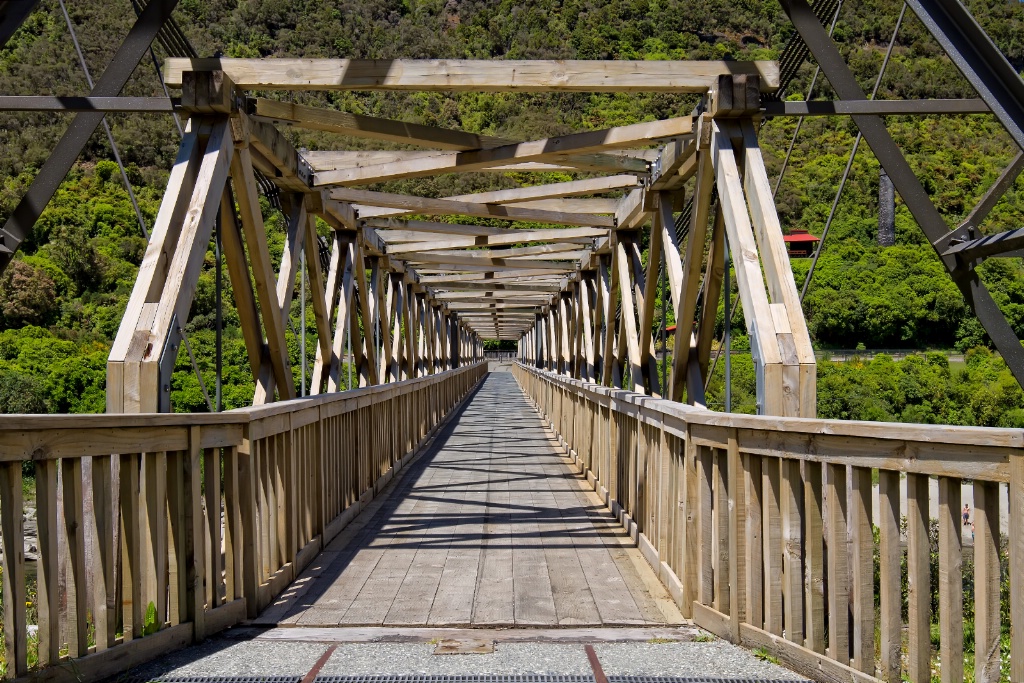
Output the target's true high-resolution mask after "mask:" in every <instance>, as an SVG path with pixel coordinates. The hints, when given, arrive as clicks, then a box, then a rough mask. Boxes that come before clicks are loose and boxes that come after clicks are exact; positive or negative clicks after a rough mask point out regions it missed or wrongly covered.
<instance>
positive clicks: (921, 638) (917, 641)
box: [907, 474, 932, 683]
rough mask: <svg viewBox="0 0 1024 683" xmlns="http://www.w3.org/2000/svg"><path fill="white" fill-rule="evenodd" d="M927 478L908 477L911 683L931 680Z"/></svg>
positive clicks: (915, 475)
mask: <svg viewBox="0 0 1024 683" xmlns="http://www.w3.org/2000/svg"><path fill="white" fill-rule="evenodd" d="M929 552H930V549H929V543H928V475H925V474H907V588H908V597H907V603H908V607H907V610H908V615H907V626H908V640H907V652H908V667H907V674H908V676H909V677H910V680H911V683H929V681H931V677H932V674H931V655H932V644H931V632H930V626H931V587H930V584H929V581H930V577H929V568H928V563H929V560H930V558H929Z"/></svg>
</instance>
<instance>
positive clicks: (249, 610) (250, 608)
mask: <svg viewBox="0 0 1024 683" xmlns="http://www.w3.org/2000/svg"><path fill="white" fill-rule="evenodd" d="M255 443H256V442H253V441H249V440H248V439H243V440H242V445H241V446H240V447H239V448H238V449H237V453H236V454H237V458H238V492H239V493H238V510H239V528H240V529H241V532H242V533H241V536H242V542H241V548H242V553H241V556H240V557H238V559H237V561H238V562H239V564H240V565H241V575H242V584H241V588H242V595H241V597H243V598H245V610H246V616H247V617H248V618H249V619H255V618H256V617H257V616H258V615H259V604H258V597H259V586H260V562H261V560H260V555H261V553H260V550H259V539H260V530H259V528H258V527H257V515H258V514H259V508H258V503H257V500H256V489H257V484H256V477H257V473H258V471H259V470H258V465H257V462H256V458H255V456H254V455H253V454H252V453H251V450H255V448H254V446H255Z"/></svg>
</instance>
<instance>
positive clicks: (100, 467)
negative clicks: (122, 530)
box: [92, 455, 117, 652]
mask: <svg viewBox="0 0 1024 683" xmlns="http://www.w3.org/2000/svg"><path fill="white" fill-rule="evenodd" d="M111 463H112V458H111V456H109V455H101V456H95V457H93V459H92V501H93V520H92V521H93V531H94V537H95V539H96V548H95V552H96V557H95V561H96V562H95V567H94V570H93V571H94V581H93V603H92V618H93V624H94V627H95V632H96V651H97V652H102V651H103V650H106V649H107V648H108V647H112V646H113V645H114V637H115V630H116V628H117V609H116V608H117V606H116V604H115V601H116V599H117V586H116V585H115V584H114V577H115V574H114V569H115V556H114V508H113V500H114V495H113V490H112V488H111V487H112V486H113V478H112V473H111V469H110V468H111Z"/></svg>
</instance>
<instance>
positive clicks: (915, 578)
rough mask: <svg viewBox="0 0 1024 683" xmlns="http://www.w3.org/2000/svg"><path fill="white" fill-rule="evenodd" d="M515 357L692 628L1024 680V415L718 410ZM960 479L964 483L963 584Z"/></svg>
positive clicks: (859, 664)
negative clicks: (844, 416) (968, 525)
mask: <svg viewBox="0 0 1024 683" xmlns="http://www.w3.org/2000/svg"><path fill="white" fill-rule="evenodd" d="M513 371H514V374H515V376H516V378H517V380H518V381H519V383H520V385H521V386H522V387H523V389H524V390H525V391H526V392H527V394H528V395H529V396H530V397H531V398H532V400H533V401H534V402H535V403H536V405H537V407H538V408H539V410H540V411H541V412H542V413H543V415H544V416H545V417H546V419H547V420H548V421H549V422H550V423H551V425H552V428H553V430H554V431H555V432H556V433H557V434H558V436H559V438H560V440H562V441H563V443H564V444H565V445H566V448H567V449H568V451H569V453H570V455H572V456H573V457H574V458H575V459H576V461H577V463H578V464H579V466H580V467H581V468H582V469H583V470H584V471H585V472H586V474H587V478H588V480H589V481H590V482H591V483H593V485H594V487H595V489H596V490H597V491H598V493H599V494H601V495H602V496H604V498H605V501H606V502H607V504H608V505H609V507H610V508H611V509H612V511H613V512H614V513H615V514H616V515H617V516H618V517H619V519H620V520H621V521H622V522H623V524H624V525H625V526H626V527H627V529H628V530H629V531H630V533H631V534H632V535H633V536H634V538H635V539H636V540H637V542H638V545H639V547H640V548H641V550H642V551H643V552H644V554H645V556H646V557H647V559H648V561H649V562H650V563H651V565H652V566H653V567H654V568H655V570H656V571H657V572H658V573H659V576H660V577H661V579H662V581H663V582H664V583H665V584H666V585H667V586H668V588H669V589H670V590H671V592H672V594H673V596H674V597H675V599H676V601H677V603H678V604H679V606H680V608H681V610H682V611H683V613H684V615H686V616H692V618H693V619H694V621H695V622H696V623H697V624H698V625H699V626H701V627H703V628H705V629H707V630H709V631H711V632H713V633H715V634H717V635H719V636H721V637H723V638H727V639H729V640H731V641H732V642H736V643H740V644H743V645H746V646H748V647H753V648H764V649H765V650H767V651H768V653H771V654H772V655H773V656H775V657H778V658H779V659H780V660H781V661H782V662H783V663H785V664H787V665H788V666H790V667H791V668H793V669H794V670H796V671H798V672H799V673H802V674H804V675H806V676H809V677H811V678H815V679H817V680H824V681H877V680H879V679H881V680H884V681H900V680H901V676H903V675H905V676H906V678H904V679H902V680H909V681H913V682H914V683H928V682H930V681H931V680H933V679H932V675H933V670H935V669H938V673H937V680H941V681H961V680H963V679H964V667H965V664H967V665H968V666H970V664H971V662H970V660H971V659H972V657H973V669H974V679H973V680H975V681H978V682H981V681H1000V680H1010V681H1024V628H1022V627H1024V533H1022V531H1021V529H1022V527H1024V432H1022V431H1021V430H1015V429H988V428H976V427H947V426H936V425H910V424H884V423H869V422H846V421H840V420H816V419H805V418H776V417H765V416H749V415H735V414H725V413H715V412H711V411H707V410H703V409H699V408H693V407H691V406H686V405H681V404H679V403H670V402H668V401H664V400H660V399H654V398H650V397H648V396H644V395H641V394H636V393H632V392H628V391H622V390H617V389H608V388H605V387H600V386H597V385H594V384H590V383H585V382H581V381H579V380H574V379H570V378H568V377H565V376H563V375H557V374H553V373H551V372H547V371H541V370H537V369H536V368H531V367H528V366H526V365H523V364H522V363H517V364H516V365H515V367H514V370H513ZM876 477H877V482H878V486H877V488H875V487H874V486H873V479H874V478H876ZM904 477H905V482H906V494H905V496H902V499H903V500H905V505H901V488H902V486H903V478H904ZM933 479H937V482H934V483H937V501H932V500H930V497H931V493H930V491H931V488H932V486H931V484H932V483H933V482H932V480H933ZM963 482H973V496H974V504H975V505H974V509H973V510H972V511H971V516H972V517H973V521H974V525H975V526H974V545H973V565H974V570H973V582H969V581H964V573H963V558H964V552H963V551H964V548H963V547H962V545H961V541H962V533H963V527H962V522H961V507H962V504H963V502H962V501H961V484H962V483H963ZM1006 486H1008V487H1009V490H1008V501H1009V505H1008V508H1009V509H1008V510H1007V509H1006V507H1007V506H1006V504H1005V503H1001V502H1000V500H1001V496H1002V495H1003V494H1006V493H1007V491H1006V490H1005V489H1002V487H1006ZM1001 489H1002V490H1001ZM1003 500H1006V499H1005V498H1004V499H1003ZM935 503H937V510H938V519H937V522H938V525H937V526H938V542H937V555H938V557H937V561H934V560H933V558H932V552H933V549H932V546H931V542H930V537H929V534H930V526H931V520H930V517H931V516H930V514H929V505H930V504H931V505H934V504H935ZM875 510H877V511H878V513H877V519H876V518H875V514H876V513H875V512H874V511H875ZM1000 515H1003V516H1004V517H1005V516H1007V515H1008V516H1009V526H1008V529H1009V534H1008V539H1007V540H1006V541H1005V542H1007V543H1008V545H1009V548H1008V550H1006V552H1004V550H1003V549H1001V538H1000ZM904 519H905V522H904V521H903V520H904ZM903 524H905V528H901V527H902V525H903ZM876 533H877V537H876ZM904 546H905V557H904ZM1007 555H1008V558H1007ZM1007 560H1008V566H1003V565H1005V564H1006V562H1007ZM1001 561H1002V562H1001ZM876 565H877V571H878V576H877V578H876V575H875V571H876ZM936 565H937V567H936ZM936 570H937V572H936ZM933 573H936V576H937V588H936V589H933V588H932V581H933V576H930V575H931V574H933ZM1001 579H1002V580H1003V581H1007V580H1008V583H1009V588H1008V590H1004V592H1003V593H1002V598H1003V601H1004V603H1008V606H1007V605H1005V604H1003V605H1001V602H1000V599H1001ZM965 584H966V587H967V590H968V593H969V592H971V591H972V590H973V595H974V599H973V605H974V607H973V610H969V609H968V610H965V607H964V604H965V601H964V597H965V596H964V586H965ZM904 590H905V591H906V594H905V595H904ZM933 602H935V604H936V605H937V612H938V641H939V647H938V653H937V654H938V658H937V659H936V658H935V657H933V652H932V640H933V638H932V623H933V612H934V611H935V610H933ZM968 602H969V601H968ZM1001 608H1002V609H1001ZM1001 612H1002V613H1001ZM1007 613H1008V614H1007ZM1007 622H1010V623H1007ZM965 624H973V630H974V635H973V639H969V640H968V641H967V643H966V644H965V638H964V631H965ZM1010 626H1012V627H1013V628H1012V631H1011V632H1010V633H1009V638H1008V639H1009V641H1010V642H1009V644H1008V645H1007V643H1006V642H1005V640H1006V639H1007V637H1006V631H1007V630H1008V627H1010ZM968 635H970V633H969V629H968ZM1001 639H1002V640H1004V642H1003V643H1002V647H1001V642H1000V641H1001ZM972 641H973V642H972ZM1007 654H1008V655H1009V662H1008V663H1005V662H1001V655H1002V656H1003V657H1005V656H1006V655H1007ZM1001 667H1002V672H1001V670H1000V669H1001ZM876 677H877V678H876Z"/></svg>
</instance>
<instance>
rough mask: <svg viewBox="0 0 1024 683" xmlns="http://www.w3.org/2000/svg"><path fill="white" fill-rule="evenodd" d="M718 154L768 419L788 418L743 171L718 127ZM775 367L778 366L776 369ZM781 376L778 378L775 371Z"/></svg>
mask: <svg viewBox="0 0 1024 683" xmlns="http://www.w3.org/2000/svg"><path fill="white" fill-rule="evenodd" d="M711 147H712V153H713V154H714V162H715V174H716V178H717V180H718V197H719V203H720V205H721V207H722V216H723V218H724V219H725V229H726V233H727V235H728V239H729V246H730V252H731V253H732V255H733V265H734V267H735V271H736V284H737V286H738V288H739V293H740V300H741V301H742V302H743V311H744V319H745V321H746V324H747V327H748V329H749V332H750V336H751V339H754V340H756V343H757V345H758V355H759V358H760V359H761V362H762V363H763V364H764V366H765V379H764V385H765V387H766V389H768V391H767V392H766V395H765V399H764V411H765V414H767V415H784V414H785V412H783V404H784V397H783V396H782V394H783V391H782V389H783V387H782V377H781V370H782V356H781V352H780V349H779V342H778V339H777V335H776V332H775V329H776V328H775V323H774V319H773V317H772V312H771V307H770V304H769V302H768V294H767V292H766V291H765V287H764V276H763V275H762V273H761V261H760V258H759V257H758V251H757V242H756V241H755V239H754V232H753V227H752V226H751V223H750V215H749V213H748V211H747V205H746V201H745V198H744V195H743V185H742V181H741V180H740V174H739V168H738V166H737V164H736V157H735V155H734V152H733V148H732V141H731V140H730V139H729V136H728V134H726V133H724V132H723V131H722V130H720V129H719V128H718V126H717V124H716V129H715V132H714V133H713V136H712V141H711ZM772 366H777V367H775V368H773V367H772ZM776 370H777V371H778V372H779V373H780V376H778V377H774V375H773V373H774V372H775V371H776Z"/></svg>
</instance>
